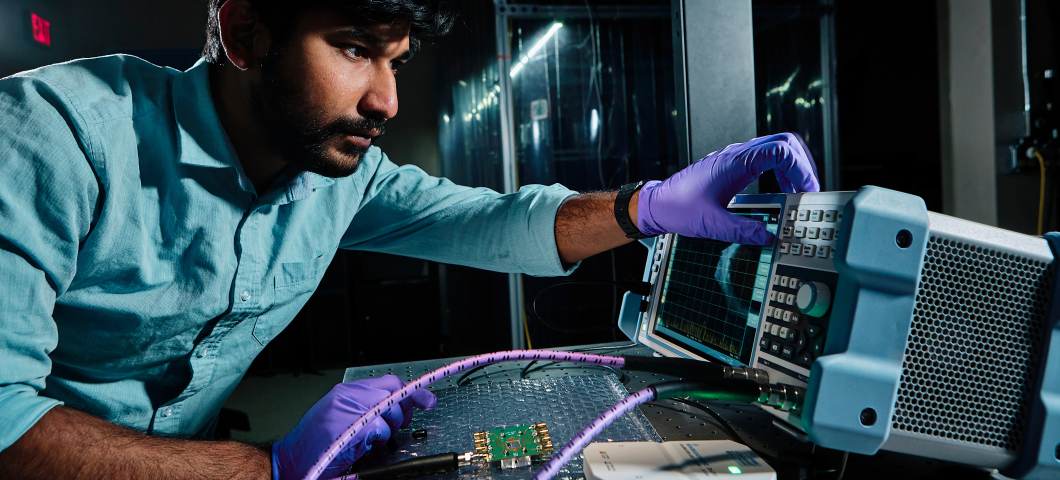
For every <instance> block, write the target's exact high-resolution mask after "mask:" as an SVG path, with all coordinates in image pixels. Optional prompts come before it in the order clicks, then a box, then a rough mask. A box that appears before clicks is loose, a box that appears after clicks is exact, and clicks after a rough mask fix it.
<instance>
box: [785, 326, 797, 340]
mask: <svg viewBox="0 0 1060 480" xmlns="http://www.w3.org/2000/svg"><path fill="white" fill-rule="evenodd" d="M786 338H787V339H788V341H789V342H796V343H798V340H799V331H798V330H795V328H789V329H788V336H787V337H786Z"/></svg>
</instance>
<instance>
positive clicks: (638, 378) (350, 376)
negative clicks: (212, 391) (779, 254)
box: [343, 342, 1003, 480]
mask: <svg viewBox="0 0 1060 480" xmlns="http://www.w3.org/2000/svg"><path fill="white" fill-rule="evenodd" d="M561 350H577V351H584V352H588V353H597V354H601V355H651V354H652V351H651V349H649V348H647V347H644V346H642V345H633V344H630V343H628V342H624V343H623V342H620V343H613V344H600V345H586V346H581V347H567V348H562V349H561ZM459 359H460V358H449V359H439V360H423V361H417V362H405V363H393V364H388V365H375V366H366V367H355V368H349V369H347V370H346V375H345V377H344V378H343V381H345V382H348V381H352V380H358V379H362V378H370V377H379V376H383V375H386V374H394V375H397V376H398V377H401V378H402V379H404V380H405V381H411V380H415V379H417V378H419V377H420V376H422V375H424V374H426V373H428V372H430V371H432V370H435V369H437V368H440V367H442V366H445V365H447V364H449V363H452V362H453V361H456V360H459ZM529 363H530V362H506V363H500V364H495V365H490V366H488V367H485V368H483V369H481V370H477V371H474V372H472V373H471V374H470V375H467V376H466V377H464V378H461V376H459V375H458V376H453V377H449V378H446V379H444V380H440V381H438V382H437V383H435V384H433V385H431V387H429V388H431V389H435V388H449V387H455V386H458V382H460V384H467V383H487V382H495V381H506V380H518V379H520V378H527V379H537V378H550V377H556V376H578V375H608V374H613V373H615V371H614V370H610V369H603V368H599V367H593V366H586V365H574V364H541V363H539V364H535V365H533V366H531V367H532V368H530V369H528V370H527V371H526V372H524V369H525V368H526V367H527V364H529ZM673 379H674V377H668V376H666V375H658V374H652V373H641V372H626V374H625V376H624V377H623V378H622V383H623V384H624V385H625V386H626V388H627V389H628V390H629V391H630V392H634V391H637V390H640V389H641V388H643V387H645V386H648V385H651V384H653V383H656V382H660V381H666V380H673ZM701 403H702V405H704V406H706V407H707V408H709V410H711V411H713V412H714V414H716V417H715V416H712V415H710V414H708V413H706V412H705V411H704V410H702V409H700V408H699V407H697V406H694V405H689V404H686V403H681V402H679V401H675V400H660V401H655V402H649V403H646V404H644V405H642V406H641V407H640V409H641V411H642V412H643V413H644V415H645V416H646V417H647V418H648V421H649V422H650V423H651V424H652V426H653V427H655V430H656V431H657V432H658V433H659V436H660V437H662V439H663V440H664V441H666V440H728V439H732V435H730V434H729V433H728V431H729V429H728V428H726V426H725V425H724V424H723V423H722V422H720V421H719V420H718V418H720V419H721V420H724V423H726V424H728V426H729V427H731V429H732V432H733V433H735V434H736V435H737V436H738V437H739V438H737V439H735V440H736V441H738V442H740V443H744V444H746V445H748V446H750V447H751V448H753V449H755V450H757V451H759V452H762V453H763V454H765V455H767V456H770V457H773V458H777V459H779V460H772V459H770V461H769V463H770V464H771V465H772V466H773V467H774V468H776V469H777V470H778V479H780V480H786V479H798V478H820V479H823V480H828V479H835V478H837V477H838V473H839V472H838V469H839V468H841V466H842V465H843V455H844V454H843V452H838V451H835V450H831V449H826V448H821V447H817V446H816V445H814V444H813V443H810V442H806V441H800V440H799V439H797V438H795V437H794V436H792V435H791V434H789V433H787V432H786V431H785V429H783V428H782V427H781V426H778V425H777V424H776V423H775V421H774V417H773V416H772V415H771V414H770V413H768V412H766V411H764V410H762V409H761V408H759V407H757V406H753V405H744V404H726V403H707V402H701ZM787 428H790V427H787ZM556 447H557V448H559V447H560V446H559V445H557V446H556ZM805 462H812V464H813V465H816V467H815V468H817V469H821V470H828V472H819V473H818V474H817V475H818V476H817V477H813V476H812V474H808V472H806V471H805V470H803V471H802V472H800V468H799V467H798V466H797V465H798V464H799V463H805ZM804 475H805V476H804ZM843 478H845V479H870V480H871V479H881V480H883V479H887V480H891V479H895V478H900V479H946V478H961V479H978V478H983V479H986V478H1003V477H1000V476H992V475H991V472H987V471H983V470H981V469H969V468H966V467H962V466H959V465H952V464H947V463H944V462H939V461H936V460H931V459H926V458H922V457H915V456H912V455H904V454H898V453H892V452H883V451H881V452H879V453H877V454H876V455H871V456H868V455H859V454H850V455H849V456H848V458H847V461H846V469H845V472H844V474H843Z"/></svg>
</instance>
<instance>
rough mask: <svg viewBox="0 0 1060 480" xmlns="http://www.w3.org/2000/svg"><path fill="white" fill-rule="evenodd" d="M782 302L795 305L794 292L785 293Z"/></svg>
mask: <svg viewBox="0 0 1060 480" xmlns="http://www.w3.org/2000/svg"><path fill="white" fill-rule="evenodd" d="M784 303H786V304H788V305H795V294H794V293H789V294H787V295H785V298H784Z"/></svg>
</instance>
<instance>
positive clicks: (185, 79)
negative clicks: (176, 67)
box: [173, 58, 335, 203]
mask: <svg viewBox="0 0 1060 480" xmlns="http://www.w3.org/2000/svg"><path fill="white" fill-rule="evenodd" d="M209 67H210V65H209V64H208V63H206V59H205V58H200V59H199V61H198V62H195V65H193V66H192V67H191V68H190V69H188V70H187V71H185V72H184V73H182V74H180V75H178V76H177V78H176V80H174V84H173V103H174V112H175V115H176V123H177V129H178V130H179V132H180V162H181V163H183V164H186V165H196V166H200V167H212V168H235V169H236V171H237V172H238V175H239V183H240V187H242V188H243V190H246V191H248V192H252V191H254V188H253V185H252V184H251V183H250V180H249V179H248V178H247V176H246V174H245V173H243V168H242V165H241V164H240V163H239V158H238V156H237V155H236V152H235V149H234V148H233V147H232V143H231V142H230V141H229V140H228V135H227V134H225V131H224V128H223V127H222V126H221V120H220V119H219V118H218V117H217V109H216V106H215V105H214V102H213V95H212V94H211V92H210V68H209ZM284 178H285V179H286V180H287V191H286V192H284V194H283V195H277V196H276V197H278V198H276V200H277V201H278V203H288V202H294V201H298V200H303V199H305V198H308V197H309V196H310V195H311V194H312V193H313V190H315V189H317V188H323V187H327V186H329V185H332V184H334V183H335V180H333V179H331V178H327V177H324V176H321V175H317V174H315V173H312V172H307V171H291V172H288V173H285V174H284ZM262 193H263V192H258V194H259V195H261V194H262Z"/></svg>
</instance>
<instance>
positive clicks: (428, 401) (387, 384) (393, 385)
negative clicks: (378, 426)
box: [356, 375, 438, 429]
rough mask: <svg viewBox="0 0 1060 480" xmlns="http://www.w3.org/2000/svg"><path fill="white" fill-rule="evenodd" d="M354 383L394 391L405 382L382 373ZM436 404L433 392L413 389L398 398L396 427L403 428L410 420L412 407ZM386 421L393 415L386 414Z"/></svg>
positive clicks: (393, 417)
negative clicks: (401, 397)
mask: <svg viewBox="0 0 1060 480" xmlns="http://www.w3.org/2000/svg"><path fill="white" fill-rule="evenodd" d="M356 383H360V384H363V385H367V386H371V387H373V388H378V389H381V390H386V391H388V392H391V393H394V392H397V391H398V390H400V389H401V388H402V387H404V386H405V382H404V381H402V380H401V379H400V378H398V377H397V376H395V375H383V376H382V377H379V378H368V379H364V380H358V381H357V382H356ZM436 405H438V398H437V397H435V396H434V394H433V393H431V392H430V391H428V390H426V389H419V390H414V391H413V392H412V393H411V394H409V396H407V397H405V398H403V399H401V400H400V406H401V414H402V421H401V423H400V424H398V425H396V426H395V428H396V429H401V428H405V427H407V426H408V425H409V423H410V422H412V410H413V408H414V407H415V408H426V409H431V408H434V407H435V406H436ZM387 418H388V421H389V420H390V419H396V417H395V416H387Z"/></svg>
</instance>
